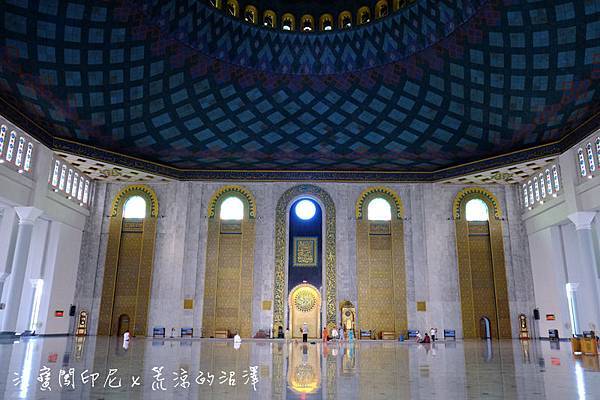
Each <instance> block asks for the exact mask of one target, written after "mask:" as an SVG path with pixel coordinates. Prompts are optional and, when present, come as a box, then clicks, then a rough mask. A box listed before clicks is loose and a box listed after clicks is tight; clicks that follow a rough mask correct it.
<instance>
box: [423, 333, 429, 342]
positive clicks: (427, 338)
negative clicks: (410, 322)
mask: <svg viewBox="0 0 600 400" xmlns="http://www.w3.org/2000/svg"><path fill="white" fill-rule="evenodd" d="M421 343H431V338H430V337H429V335H428V334H427V333H426V334H425V337H424V338H423V340H421Z"/></svg>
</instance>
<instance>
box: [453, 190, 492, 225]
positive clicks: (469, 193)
mask: <svg viewBox="0 0 600 400" xmlns="http://www.w3.org/2000/svg"><path fill="white" fill-rule="evenodd" d="M481 197H483V198H484V199H487V201H486V203H488V206H490V205H491V206H492V208H493V210H494V218H495V219H501V218H502V210H501V209H500V206H499V204H498V199H497V198H496V196H494V194H493V193H492V192H490V191H489V190H486V189H484V188H480V187H469V188H464V189H463V190H461V191H460V192H458V194H457V195H456V197H455V198H454V204H453V206H452V211H453V212H452V214H453V215H454V219H461V218H462V207H461V205H462V203H463V201H464V200H465V199H468V200H471V199H474V198H481Z"/></svg>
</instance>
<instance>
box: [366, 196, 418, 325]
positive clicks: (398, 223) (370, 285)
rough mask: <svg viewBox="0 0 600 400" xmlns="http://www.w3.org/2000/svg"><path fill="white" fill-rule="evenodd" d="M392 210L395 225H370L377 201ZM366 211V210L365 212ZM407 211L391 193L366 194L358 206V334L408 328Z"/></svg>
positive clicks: (387, 222)
mask: <svg viewBox="0 0 600 400" xmlns="http://www.w3.org/2000/svg"><path fill="white" fill-rule="evenodd" d="M376 197H381V198H384V199H386V200H387V201H388V202H389V203H390V205H391V206H392V220H391V221H386V222H382V221H369V220H368V215H367V210H366V206H367V205H368V203H369V202H370V201H371V200H372V199H374V198H376ZM363 208H364V210H363ZM403 212H404V211H403V207H402V202H401V201H400V198H399V197H398V196H397V195H396V194H395V193H394V192H393V191H391V190H390V189H388V188H385V187H375V188H369V189H367V190H365V191H364V192H363V193H362V194H361V196H359V200H358V202H357V206H356V216H357V221H356V257H357V273H356V276H357V281H358V304H357V312H358V317H357V319H358V320H357V325H358V330H375V331H376V332H377V333H379V332H382V331H387V332H390V331H391V332H396V334H400V333H403V332H405V331H406V330H407V328H408V323H407V311H406V273H405V264H404V224H403V221H402V217H403Z"/></svg>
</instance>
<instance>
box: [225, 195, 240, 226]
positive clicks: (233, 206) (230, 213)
mask: <svg viewBox="0 0 600 400" xmlns="http://www.w3.org/2000/svg"><path fill="white" fill-rule="evenodd" d="M219 218H221V219H222V220H230V221H239V220H242V219H244V203H242V201H241V200H240V199H238V198H237V197H235V196H231V197H228V198H226V199H225V200H223V202H222V203H221V212H220V214H219Z"/></svg>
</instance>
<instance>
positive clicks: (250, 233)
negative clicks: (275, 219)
mask: <svg viewBox="0 0 600 400" xmlns="http://www.w3.org/2000/svg"><path fill="white" fill-rule="evenodd" d="M227 194H232V195H234V196H237V197H240V198H241V200H242V201H244V202H245V203H246V206H247V207H245V209H244V219H243V220H242V221H239V222H235V223H233V224H232V223H231V221H221V220H220V219H219V218H215V217H216V214H217V213H216V211H217V208H218V207H219V204H220V202H221V200H222V199H223V198H224V196H226V195H227ZM208 216H209V220H208V228H207V229H208V231H207V232H208V234H207V238H206V271H205V274H204V275H205V276H204V304H203V308H202V332H203V333H202V336H204V337H212V336H215V330H220V329H229V330H233V329H236V330H237V331H238V333H239V334H240V336H241V337H247V338H249V337H252V296H253V275H254V245H255V237H256V226H255V223H256V221H255V218H256V202H255V199H254V195H253V194H252V192H250V191H249V190H248V189H246V188H244V187H242V186H237V185H228V186H223V187H221V188H220V189H218V190H217V191H216V192H215V193H214V194H213V195H212V197H211V199H210V201H209V203H208ZM232 232H235V233H239V234H241V247H240V251H241V254H240V266H239V282H240V285H239V288H238V290H237V291H235V292H234V293H229V292H224V291H223V290H222V289H220V288H219V287H218V286H219V285H218V280H219V273H220V268H219V266H220V263H221V260H220V256H219V252H220V246H221V239H222V237H223V235H228V234H231V233H232ZM221 296H229V297H231V296H234V297H236V299H237V301H236V303H237V305H238V309H237V310H238V314H237V324H236V326H224V325H223V323H222V318H223V317H224V316H223V315H218V314H217V309H216V307H217V299H218V298H220V297H221Z"/></svg>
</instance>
